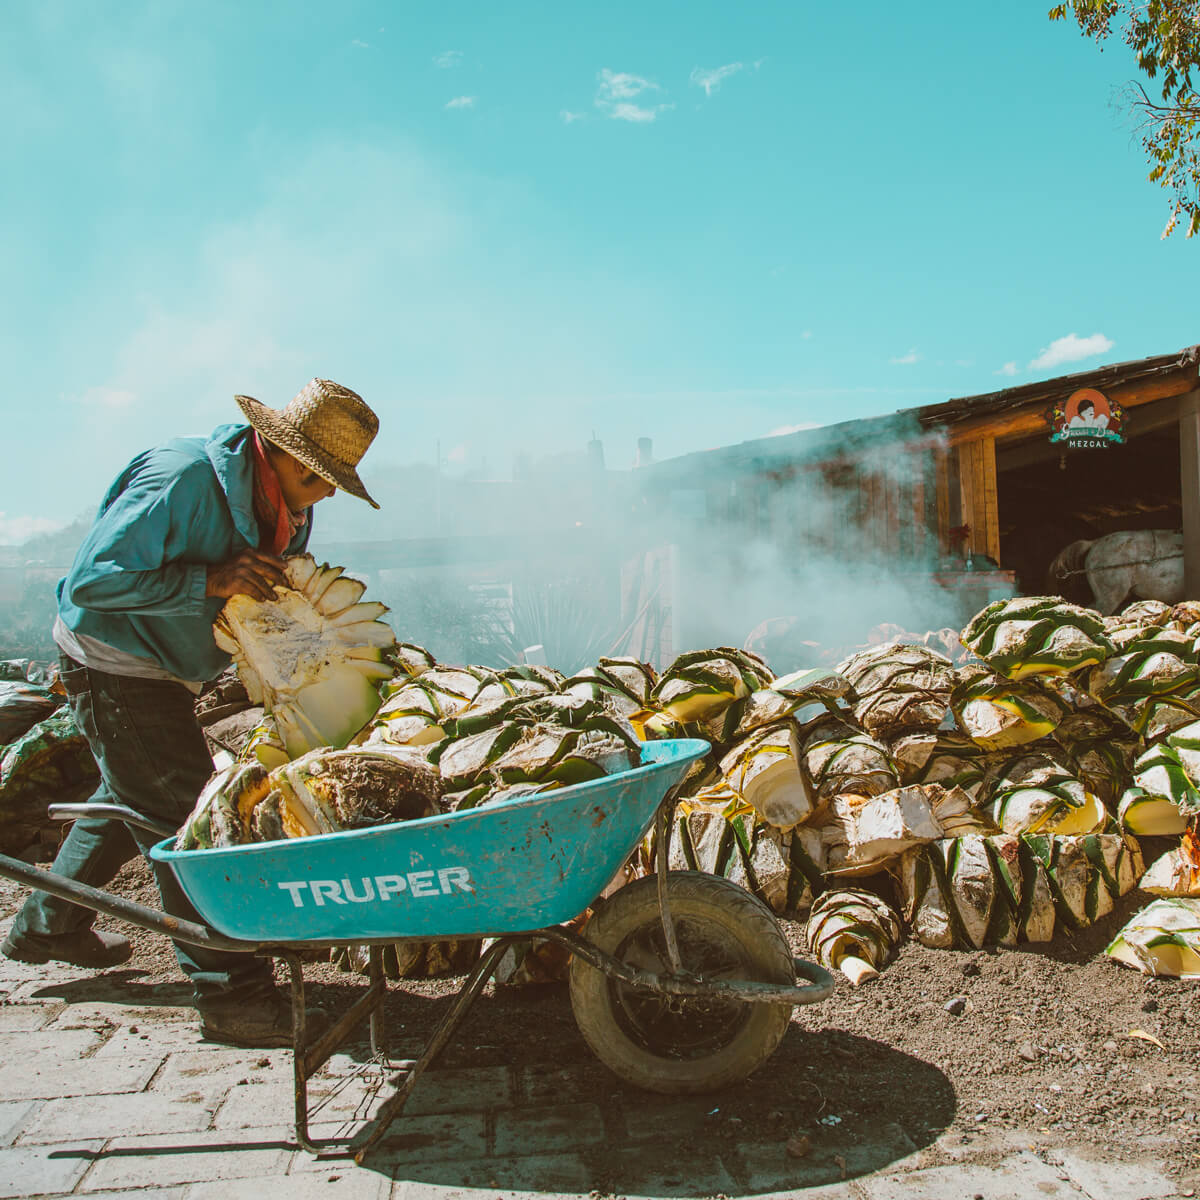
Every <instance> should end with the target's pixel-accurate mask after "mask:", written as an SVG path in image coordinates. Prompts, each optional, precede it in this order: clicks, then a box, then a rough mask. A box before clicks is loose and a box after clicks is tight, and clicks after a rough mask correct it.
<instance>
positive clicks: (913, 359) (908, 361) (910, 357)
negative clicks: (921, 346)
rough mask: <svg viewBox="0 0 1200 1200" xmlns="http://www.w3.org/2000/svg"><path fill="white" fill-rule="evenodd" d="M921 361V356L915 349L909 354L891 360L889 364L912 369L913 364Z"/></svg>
mask: <svg viewBox="0 0 1200 1200" xmlns="http://www.w3.org/2000/svg"><path fill="white" fill-rule="evenodd" d="M920 361H921V356H920V355H919V354H918V353H917V352H916V350H915V349H913V350H910V351H909V352H908V353H907V354H901V355H899V356H898V357H896V358H889V359H888V362H890V363H892V364H893V365H894V366H897V367H911V366H912V365H913V363H917V362H920Z"/></svg>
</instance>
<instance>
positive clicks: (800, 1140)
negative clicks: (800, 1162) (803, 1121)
mask: <svg viewBox="0 0 1200 1200" xmlns="http://www.w3.org/2000/svg"><path fill="white" fill-rule="evenodd" d="M811 1149H812V1141H811V1140H810V1139H809V1136H808V1134H806V1133H798V1134H796V1135H795V1137H790V1138H788V1140H787V1152H788V1157H789V1158H803V1157H804V1156H805V1155H806V1154H808V1152H809V1151H810V1150H811Z"/></svg>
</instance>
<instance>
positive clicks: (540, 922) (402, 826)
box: [0, 739, 833, 1162]
mask: <svg viewBox="0 0 1200 1200" xmlns="http://www.w3.org/2000/svg"><path fill="white" fill-rule="evenodd" d="M708 750H709V746H708V743H707V742H703V741H698V740H695V739H676V740H667V741H659V742H648V743H646V745H645V746H644V747H643V749H642V763H641V765H640V766H638V767H635V768H634V769H632V770H629V771H624V772H621V773H619V774H615V775H609V776H606V777H604V778H603V779H596V780H592V781H590V782H588V783H580V784H575V785H573V786H571V787H565V788H561V789H559V790H557V791H553V792H548V793H542V794H540V795H532V796H524V797H521V798H518V799H515V800H512V801H507V802H501V803H497V804H494V805H488V806H486V807H484V808H480V809H473V810H467V811H463V812H455V813H448V814H444V815H439V816H434V817H425V818H422V819H420V820H415V821H407V822H403V823H399V824H390V825H378V826H374V827H371V828H369V829H360V830H350V831H346V832H343V833H332V834H323V835H319V836H315V837H306V838H295V839H289V840H287V841H282V842H263V843H255V844H252V845H245V846H231V847H227V848H219V849H212V850H199V851H198V850H189V851H177V850H175V849H174V848H173V843H174V839H173V837H172V838H168V839H167V840H165V841H163V842H161V843H159V844H158V845H156V846H154V847H153V848H152V850H151V856H152V857H153V858H155V859H156V860H158V861H160V862H164V863H168V864H169V865H170V867H171V869H172V870H173V871H174V872H175V875H176V877H177V878H178V880H179V883H180V885H181V886H182V888H183V890H184V892H185V893H186V894H187V897H188V899H189V900H190V901H191V902H192V904H193V906H194V907H195V909H196V912H197V913H198V914H200V916H201V918H202V920H203V922H204V923H203V924H201V923H198V922H192V921H184V920H181V919H179V918H176V917H172V916H170V915H168V914H166V913H161V912H156V911H154V910H152V909H148V908H144V907H143V906H141V905H139V904H136V903H134V902H132V901H129V900H125V899H124V898H122V897H119V896H114V895H112V894H111V893H108V892H104V891H100V890H98V889H96V888H91V887H88V886H86V885H84V884H80V883H76V882H75V881H74V880H72V879H67V878H65V877H63V876H60V875H55V874H54V873H53V872H49V871H42V870H38V869H37V868H34V867H30V866H28V865H26V864H25V863H23V862H20V861H19V860H17V859H12V858H8V857H5V856H3V855H0V875H3V876H7V877H8V878H10V879H15V880H16V881H18V882H20V883H23V884H26V885H27V886H29V887H31V888H37V889H40V890H42V891H47V892H51V893H53V894H55V895H58V896H62V897H64V898H65V899H67V900H71V901H73V902H75V903H77V904H82V905H84V906H86V907H88V908H93V909H95V910H96V911H98V912H104V913H107V914H109V915H111V916H115V917H118V918H120V919H122V920H125V921H129V922H130V923H131V924H134V925H137V926H140V927H142V928H145V929H151V930H154V931H157V932H160V933H163V934H165V935H166V936H168V937H170V938H172V939H173V940H175V941H182V942H188V943H192V944H195V945H205V946H210V947H213V948H216V949H222V950H232V951H241V952H244V953H247V954H261V955H269V956H271V957H275V958H279V959H281V960H283V962H285V963H286V964H287V967H288V972H289V975H290V979H291V989H292V1011H293V1014H294V1028H293V1046H292V1058H293V1071H294V1080H295V1132H296V1140H297V1142H298V1144H299V1145H300V1146H301V1147H303V1148H304V1149H305V1150H308V1151H310V1152H311V1153H314V1154H319V1155H346V1154H353V1155H355V1157H356V1158H357V1159H358V1160H359V1161H360V1162H361V1161H362V1159H363V1157H364V1156H365V1155H367V1154H368V1153H369V1152H370V1150H371V1148H372V1147H373V1146H374V1145H375V1144H376V1143H377V1142H378V1141H379V1139H380V1138H381V1137H382V1136H383V1135H384V1133H385V1132H386V1131H387V1128H388V1126H389V1125H390V1124H391V1122H392V1121H393V1120H395V1118H396V1117H398V1116H399V1115H400V1113H401V1112H402V1111H403V1108H404V1105H405V1103H406V1102H407V1100H408V1098H409V1096H410V1095H411V1094H412V1091H413V1089H414V1088H415V1086H416V1084H417V1081H418V1080H419V1079H420V1077H421V1075H422V1074H423V1073H424V1072H425V1070H426V1069H427V1068H428V1067H429V1066H430V1064H431V1063H433V1061H434V1060H435V1059H436V1058H437V1056H438V1055H439V1054H440V1052H441V1051H442V1049H443V1048H444V1047H445V1045H446V1044H447V1042H448V1041H449V1040H450V1038H451V1036H452V1035H453V1033H454V1031H455V1030H456V1029H457V1028H458V1026H459V1024H460V1023H461V1021H462V1019H463V1017H464V1016H465V1015H466V1013H467V1011H468V1009H469V1008H470V1006H471V1004H472V1003H473V1001H474V1000H475V999H476V998H477V997H478V995H479V994H480V992H481V991H482V990H483V988H484V986H485V985H486V984H487V982H488V980H489V979H490V978H491V977H492V974H493V973H494V972H495V970H496V967H497V964H498V963H499V961H500V959H501V957H502V956H503V955H504V952H505V951H506V950H507V949H508V948H509V947H510V946H511V945H513V944H514V943H515V942H519V941H523V940H525V939H528V938H530V937H537V938H539V939H547V940H549V941H553V942H558V943H560V944H561V945H562V946H564V947H565V948H566V949H567V950H568V951H569V952H570V954H571V962H570V968H569V980H570V996H571V1006H572V1009H573V1012H574V1015H575V1019H576V1022H577V1023H578V1025H579V1029H580V1032H581V1033H582V1034H583V1037H584V1039H585V1040H586V1041H587V1043H588V1045H589V1046H590V1047H591V1049H592V1050H593V1051H594V1052H595V1054H596V1055H597V1057H598V1058H600V1060H601V1061H602V1062H604V1063H605V1064H606V1065H607V1066H608V1067H610V1068H611V1069H612V1070H613V1071H614V1072H615V1073H616V1074H617V1075H619V1076H620V1077H621V1078H622V1079H624V1080H626V1081H627V1082H629V1083H632V1084H634V1085H636V1086H638V1087H642V1088H646V1089H649V1090H651V1091H657V1092H664V1093H671V1094H681V1093H692V1092H704V1091H709V1090H712V1089H715V1088H719V1087H724V1086H726V1085H728V1084H732V1083H735V1082H737V1081H739V1080H741V1079H743V1078H745V1077H746V1076H747V1075H749V1074H750V1072H751V1071H753V1070H755V1068H757V1067H759V1066H761V1064H762V1063H763V1062H765V1061H766V1059H767V1058H768V1057H769V1056H770V1055H771V1054H772V1053H773V1051H774V1050H775V1048H776V1047H777V1046H778V1044H779V1041H780V1039H781V1038H782V1037H783V1034H784V1032H785V1031H786V1029H787V1026H788V1022H789V1020H790V1017H791V1011H792V1008H793V1007H794V1006H795V1005H799V1004H812V1003H816V1002H818V1001H821V1000H824V999H826V998H827V997H828V996H829V995H830V993H831V991H832V989H833V980H832V978H831V977H830V975H829V974H828V973H827V972H826V971H824V970H823V969H822V968H820V967H818V966H817V965H815V964H813V963H809V962H805V961H803V960H801V959H794V958H793V957H792V953H791V950H790V949H789V947H788V944H787V941H786V940H785V938H784V936H783V933H782V931H781V929H780V927H779V924H778V922H777V921H776V919H775V916H774V914H773V913H772V912H771V910H770V909H769V908H767V907H766V905H764V904H763V903H762V902H761V901H759V900H758V899H757V898H756V897H755V896H753V895H751V894H750V893H749V892H747V891H745V890H744V889H742V888H740V887H738V886H737V885H735V884H733V883H730V882H729V881H728V880H725V879H720V878H717V877H716V876H713V875H706V874H704V873H702V872H697V871H671V870H668V867H667V863H668V857H669V839H670V835H671V829H672V824H673V822H672V814H673V810H674V792H675V790H676V788H677V787H678V785H679V784H680V783H681V782H682V780H683V778H684V777H685V776H686V774H687V772H688V768H689V767H690V765H691V764H692V763H693V762H694V761H695V760H697V759H699V758H701V757H703V756H704V755H705V754H706V753H707V752H708ZM51 812H52V814H53V815H55V816H58V817H63V818H68V819H69V818H74V817H77V816H83V815H87V816H91V817H113V818H115V819H117V820H122V821H125V822H126V823H127V824H133V825H139V826H141V827H143V828H152V829H154V828H155V827H154V826H152V825H150V824H149V823H147V822H146V821H145V820H144V819H143V818H141V817H140V816H138V815H137V814H135V813H132V812H130V811H129V810H128V809H125V808H122V807H120V806H118V805H94V804H83V805H55V806H52V808H51ZM656 820H657V837H656V847H657V850H656V870H655V872H654V874H652V875H649V876H646V877H644V878H641V879H637V880H634V881H633V882H631V883H627V884H625V885H624V886H623V887H620V888H619V889H618V890H617V891H615V892H613V893H611V894H610V895H608V896H607V897H606V898H605V899H602V900H597V897H598V896H600V895H601V893H602V892H604V891H605V889H606V886H607V885H608V884H610V882H611V881H612V880H613V878H614V876H616V874H617V872H618V871H619V870H620V869H621V867H622V866H623V864H624V863H625V862H626V860H627V859H628V858H629V856H630V854H631V853H632V852H633V850H634V849H635V848H636V847H637V845H638V844H639V843H640V842H641V840H642V839H643V838H644V837H645V835H646V834H647V833H648V832H649V830H650V828H651V826H653V825H654V824H655V822H656ZM156 832H164V833H165V832H167V831H165V830H156ZM589 907H591V908H592V909H593V913H592V916H591V917H590V919H589V920H588V921H587V923H586V924H585V925H584V927H583V929H582V930H581V931H579V932H576V931H575V930H573V929H570V928H567V927H565V926H566V923H567V922H569V921H571V920H572V919H573V918H575V917H577V916H579V915H580V914H581V913H583V912H584V911H585V910H587V909H588V908H589ZM463 938H488V939H494V940H493V941H492V942H491V944H490V945H489V946H488V948H487V950H486V951H485V952H484V953H483V954H482V956H481V957H480V958H479V960H478V961H477V962H476V964H475V966H474V967H473V969H472V970H471V972H470V973H469V974H468V975H467V977H466V979H465V982H464V983H463V986H462V988H461V990H460V991H459V993H458V995H457V996H456V997H455V998H454V999H453V1001H452V1002H451V1004H450V1006H449V1008H448V1010H447V1011H446V1012H445V1013H444V1014H443V1016H442V1018H441V1020H440V1021H439V1022H438V1024H437V1026H436V1027H435V1029H434V1031H433V1033H432V1035H431V1036H430V1039H429V1042H428V1044H427V1045H426V1047H425V1049H424V1051H423V1052H422V1054H421V1056H420V1058H418V1059H417V1060H416V1061H415V1062H413V1063H411V1064H406V1065H407V1070H406V1071H405V1072H404V1073H403V1076H402V1079H401V1081H400V1082H399V1084H398V1086H397V1087H396V1088H395V1089H394V1090H393V1091H392V1092H391V1094H390V1095H389V1096H388V1097H387V1098H386V1099H385V1100H383V1101H382V1102H381V1103H380V1104H379V1105H378V1107H377V1108H376V1110H375V1112H374V1113H373V1114H372V1115H371V1116H370V1118H369V1119H368V1120H367V1121H366V1122H365V1123H364V1124H363V1126H362V1127H361V1128H360V1129H359V1130H357V1131H356V1132H355V1133H354V1135H353V1136H350V1137H347V1138H345V1139H338V1140H325V1139H322V1140H321V1141H320V1142H315V1141H314V1140H312V1139H311V1138H310V1136H309V1119H310V1115H311V1114H310V1110H309V1103H308V1080H309V1079H310V1078H311V1077H312V1076H313V1075H314V1074H315V1073H316V1072H317V1071H318V1070H319V1069H320V1068H321V1066H322V1065H323V1064H324V1063H325V1062H326V1061H327V1060H328V1059H329V1057H330V1056H331V1055H332V1054H333V1053H335V1052H336V1051H337V1050H339V1049H340V1048H341V1047H342V1046H343V1045H345V1044H346V1042H347V1041H349V1040H350V1039H352V1038H353V1037H354V1036H355V1034H356V1031H357V1030H358V1028H359V1027H360V1026H361V1025H362V1024H363V1022H368V1023H369V1028H370V1037H371V1050H372V1054H373V1055H374V1056H375V1057H376V1058H377V1059H378V1060H379V1061H381V1062H384V1063H385V1064H386V1063H387V1062H388V1061H389V1060H388V1059H387V1053H386V1049H385V1046H384V1026H383V1002H384V998H385V995H386V990H387V979H386V978H385V976H384V973H383V967H382V950H383V947H384V946H386V945H389V944H391V943H394V942H398V941H413V940H417V941H428V940H441V939H463ZM351 944H358V945H362V944H366V945H367V946H369V947H370V955H369V967H368V985H367V987H366V988H365V989H364V992H363V995H362V997H361V998H360V999H358V1000H357V1001H355V1003H354V1004H353V1005H351V1006H350V1008H349V1009H347V1010H346V1011H345V1012H344V1013H342V1014H341V1015H340V1016H338V1018H337V1019H336V1020H335V1021H334V1022H333V1023H332V1024H331V1025H330V1027H329V1028H328V1029H326V1030H325V1031H324V1033H322V1034H321V1035H320V1036H319V1037H317V1038H315V1039H312V1038H310V1037H309V1033H308V1030H307V1029H306V1027H305V1018H304V1012H305V985H304V975H303V971H302V967H301V961H300V953H301V952H302V951H308V950H312V949H315V948H325V947H330V948H332V947H335V946H344V945H351ZM798 980H800V981H801V982H800V983H799V985H798V983H797V981H798ZM395 1065H397V1066H399V1065H400V1064H395Z"/></svg>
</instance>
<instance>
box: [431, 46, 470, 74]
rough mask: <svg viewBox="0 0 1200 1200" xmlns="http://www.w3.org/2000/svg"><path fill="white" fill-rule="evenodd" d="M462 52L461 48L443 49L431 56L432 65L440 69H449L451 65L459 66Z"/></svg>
mask: <svg viewBox="0 0 1200 1200" xmlns="http://www.w3.org/2000/svg"><path fill="white" fill-rule="evenodd" d="M462 60H463V52H462V51H461V50H443V51H442V52H441V54H435V55H434V56H433V65H434V66H435V67H437V68H438V70H440V71H449V70H450V68H451V67H461V66H462Z"/></svg>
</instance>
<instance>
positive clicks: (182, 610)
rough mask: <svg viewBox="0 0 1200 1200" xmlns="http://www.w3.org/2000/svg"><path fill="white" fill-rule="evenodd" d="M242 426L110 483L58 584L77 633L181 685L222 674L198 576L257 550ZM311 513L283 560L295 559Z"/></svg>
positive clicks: (173, 446)
mask: <svg viewBox="0 0 1200 1200" xmlns="http://www.w3.org/2000/svg"><path fill="white" fill-rule="evenodd" d="M249 433H250V426H249V425H220V426H218V427H217V428H216V429H215V430H213V433H212V436H211V437H208V438H203V437H185V438H173V439H172V440H171V441H169V442H164V443H163V444H162V445H161V446H156V447H155V448H154V449H153V450H147V451H146V452H145V453H144V454H139V455H138V456H137V458H135V459H134V460H133V462H131V463H130V464H129V466H127V467H126V468H125V470H124V471H122V472H121V474H120V475H119V476H118V477H117V480H116V482H114V483H113V485H112V487H110V488H109V489H108V493H107V494H106V495H105V497H104V499H103V501H102V502H101V504H100V511H99V513H97V515H96V520H95V522H94V524H93V525H92V527H91V529H90V530H89V531H88V535H87V537H86V538H84V540H83V545H81V546H80V547H79V551H78V553H77V554H76V555H75V562H74V563H73V564H72V566H71V571H70V574H68V575H67V576H66V578H65V579H61V580H59V584H58V613H59V616H60V617H61V618H62V621H63V624H65V625H66V626H67V628H68V629H70V630H72V631H73V632H74V633H76V634H86V635H87V636H88V637H93V638H96V639H97V641H101V642H104V643H105V644H106V645H108V646H114V647H116V648H117V649H118V650H124V651H126V652H128V653H130V654H137V655H140V656H141V657H142V658H148V659H150V660H151V661H153V662H156V663H158V664H159V665H160V666H162V667H164V668H165V669H166V670H167V671H169V672H170V673H171V674H172V675H175V676H177V677H178V678H180V679H188V680H193V681H195V682H201V681H204V680H208V679H213V678H215V677H216V676H217V675H219V674H220V673H221V672H222V671H223V670H224V669H225V667H227V666H228V665H229V655H227V654H226V653H225V652H224V651H223V650H219V649H218V648H217V644H216V642H215V641H214V640H213V632H212V625H213V621H214V620H215V619H216V617H217V614H218V613H220V611H221V608H222V607H223V605H224V604H225V601H224V600H222V599H220V598H219V597H215V596H206V595H205V594H204V593H205V588H206V586H207V574H206V568H207V567H208V566H209V565H210V564H213V563H222V562H227V561H228V560H229V559H231V558H233V557H234V556H235V555H237V554H239V553H240V552H241V551H243V550H245V549H247V548H248V547H251V546H254V547H257V546H258V544H259V538H260V533H259V528H258V522H257V521H256V520H255V517H254V499H253V497H254V458H253V454H252V439H251V438H250V436H249ZM311 532H312V510H311V509H309V514H308V520H307V521H306V522H305V523H304V525H303V526H302V527H301V528H300V529H299V530H298V531H297V533H296V536H295V537H294V538H293V539H292V541H291V544H290V545H289V546H288V548H287V550H286V551H285V554H301V553H303V551H304V548H305V547H306V546H307V545H308V538H309V534H310V533H311Z"/></svg>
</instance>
